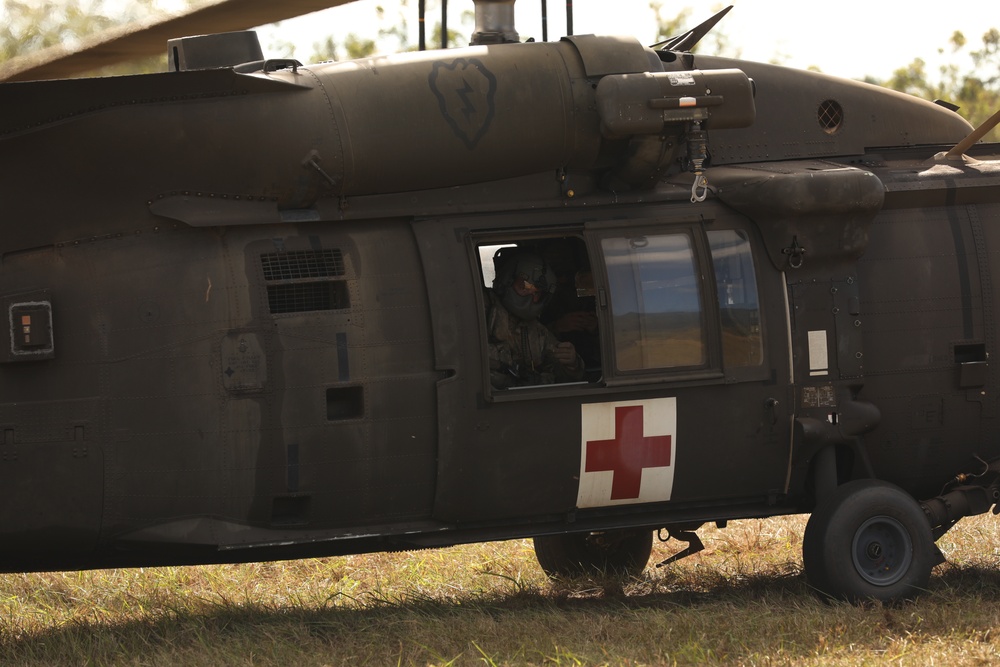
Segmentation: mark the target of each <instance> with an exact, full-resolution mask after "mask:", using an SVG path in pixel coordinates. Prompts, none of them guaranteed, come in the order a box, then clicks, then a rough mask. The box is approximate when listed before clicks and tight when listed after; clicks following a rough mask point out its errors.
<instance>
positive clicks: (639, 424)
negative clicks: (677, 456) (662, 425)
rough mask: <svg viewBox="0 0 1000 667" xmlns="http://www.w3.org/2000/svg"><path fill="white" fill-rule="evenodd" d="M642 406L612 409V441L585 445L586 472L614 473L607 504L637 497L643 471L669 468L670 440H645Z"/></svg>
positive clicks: (661, 437) (598, 441)
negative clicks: (611, 501)
mask: <svg viewBox="0 0 1000 667" xmlns="http://www.w3.org/2000/svg"><path fill="white" fill-rule="evenodd" d="M642 411H643V406H641V405H627V406H618V407H616V408H615V437H614V438H612V439H610V440H589V441H587V454H586V467H585V468H584V469H585V471H586V472H603V471H606V470H610V471H612V472H613V473H614V480H613V482H612V485H611V500H622V499H628V498H638V497H639V486H640V483H641V481H642V470H643V468H657V467H662V466H669V465H670V449H671V447H670V444H671V442H670V436H669V435H658V436H646V435H644V431H643V420H642Z"/></svg>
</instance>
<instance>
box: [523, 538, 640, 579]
mask: <svg viewBox="0 0 1000 667" xmlns="http://www.w3.org/2000/svg"><path fill="white" fill-rule="evenodd" d="M534 542H535V557H536V558H537V559H538V564H539V565H541V566H542V570H544V571H545V574H547V575H548V576H549V577H551V578H553V579H555V578H560V577H567V578H571V577H577V576H581V575H588V574H591V575H594V574H596V575H613V576H622V577H637V576H639V575H640V574H642V571H643V570H644V569H645V568H646V563H648V562H649V555H650V553H651V552H652V550H653V532H652V531H650V530H609V531H603V532H594V533H564V534H561V535H544V536H541V537H536V538H535V539H534Z"/></svg>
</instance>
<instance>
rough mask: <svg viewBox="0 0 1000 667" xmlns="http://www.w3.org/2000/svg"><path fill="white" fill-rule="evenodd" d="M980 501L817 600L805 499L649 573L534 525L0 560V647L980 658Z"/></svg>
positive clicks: (344, 654)
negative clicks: (887, 576) (438, 541)
mask: <svg viewBox="0 0 1000 667" xmlns="http://www.w3.org/2000/svg"><path fill="white" fill-rule="evenodd" d="M997 521H998V520H997V519H996V518H995V517H994V516H993V515H986V516H984V517H977V518H973V519H966V520H965V521H963V522H962V523H960V524H959V526H958V527H957V528H955V529H954V530H953V531H952V532H951V533H949V534H948V535H946V536H945V537H944V538H942V540H941V541H940V542H939V544H940V546H941V548H942V550H943V551H944V552H945V553H946V555H948V557H949V563H948V564H946V565H943V566H939V567H938V568H937V569H936V570H935V572H934V576H933V578H932V579H931V583H930V587H929V590H928V591H927V592H926V593H925V594H924V595H923V596H922V597H921V598H919V599H918V600H917V601H916V602H912V603H906V604H903V605H900V606H897V607H882V606H877V605H876V606H869V607H852V606H848V605H845V604H833V605H830V604H825V603H823V602H820V601H819V600H818V599H817V598H816V597H815V596H814V595H813V594H812V592H811V591H810V590H809V588H808V586H807V584H806V581H805V578H804V576H803V575H802V572H801V556H800V546H801V535H802V530H803V527H804V519H803V518H801V517H790V518H779V519H769V520H763V521H757V520H754V521H742V522H734V523H732V524H730V526H729V528H727V529H725V530H716V529H714V528H709V529H703V530H702V531H701V532H700V534H701V535H702V539H703V540H704V542H705V546H706V549H705V551H703V552H701V553H700V554H697V555H695V556H692V557H690V558H687V559H685V560H682V561H680V562H678V563H675V564H672V565H670V566H667V567H664V568H659V569H658V568H656V567H655V566H654V564H655V562H658V561H659V560H662V559H664V558H666V557H667V556H668V555H670V554H672V553H673V552H674V551H676V550H677V549H678V548H679V547H678V545H677V543H675V542H667V543H658V544H657V545H656V546H655V547H654V553H653V558H654V561H653V562H652V563H651V564H650V566H649V567H648V568H647V569H646V571H645V573H644V574H643V576H642V577H640V578H638V579H635V580H630V581H626V582H616V581H610V580H609V581H595V580H578V581H570V582H560V583H550V582H549V581H547V580H546V579H545V578H544V576H543V575H542V573H541V570H540V568H539V567H538V565H537V563H536V562H535V559H534V555H533V552H532V549H531V542H530V540H523V541H512V542H503V543H491V544H483V545H470V546H464V547H456V548H452V549H442V550H429V551H419V552H412V553H395V554H373V555H365V556H350V557H338V558H328V559H315V560H304V561H291V562H284V563H262V564H253V565H236V566H210V567H184V568H153V569H145V570H102V571H94V572H82V573H80V572H67V573H48V574H31V575H0V605H2V606H0V665H4V666H7V665H289V666H298V665H316V666H319V665H421V666H424V665H630V666H635V665H674V664H679V665H695V664H710V665H858V664H870V665H992V664H996V663H997V662H998V661H1000V567H998V566H1000V535H998V523H997Z"/></svg>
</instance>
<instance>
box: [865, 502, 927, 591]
mask: <svg viewBox="0 0 1000 667" xmlns="http://www.w3.org/2000/svg"><path fill="white" fill-rule="evenodd" d="M851 555H852V557H853V559H854V567H855V568H856V569H857V571H858V574H860V575H861V577H862V578H863V579H864V580H865V581H867V582H868V583H870V584H873V585H875V586H891V585H892V584H894V583H896V582H897V581H899V580H900V579H902V578H903V576H904V575H905V574H906V572H907V570H908V569H909V567H910V563H911V562H912V560H913V542H912V540H911V539H910V535H909V533H908V532H907V531H906V528H905V527H904V526H903V524H902V523H900V522H899V521H898V520H897V519H895V518H893V517H890V516H876V517H872V518H871V519H868V520H867V521H865V522H864V523H863V524H861V526H860V527H859V528H858V530H857V532H855V534H854V544H853V545H852V549H851Z"/></svg>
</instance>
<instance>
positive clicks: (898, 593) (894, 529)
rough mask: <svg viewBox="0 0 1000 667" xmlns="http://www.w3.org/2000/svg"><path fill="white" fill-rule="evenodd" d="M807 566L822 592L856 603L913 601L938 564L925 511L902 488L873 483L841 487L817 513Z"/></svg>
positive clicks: (805, 554) (809, 528) (805, 545)
mask: <svg viewBox="0 0 1000 667" xmlns="http://www.w3.org/2000/svg"><path fill="white" fill-rule="evenodd" d="M802 560H803V564H804V565H805V571H806V578H807V579H808V580H809V584H810V585H811V586H813V587H814V588H815V589H816V591H817V592H819V593H820V594H821V595H822V596H824V597H827V598H832V599H839V600H847V601H849V602H853V603H859V602H865V601H868V600H878V601H881V602H895V601H898V600H905V599H909V598H913V597H915V596H917V595H919V594H920V593H921V592H922V591H923V590H924V589H925V588H926V587H927V582H928V580H929V579H930V574H931V568H932V567H934V565H935V564H936V562H937V560H936V559H935V547H934V541H933V539H932V538H931V528H930V524H929V523H928V521H927V518H926V517H925V516H924V512H923V511H922V510H921V509H920V505H918V504H917V502H916V501H915V500H914V499H913V498H912V497H911V496H910V495H909V494H907V493H906V492H904V491H903V490H902V489H900V488H899V487H897V486H894V485H892V484H888V483H886V482H881V481H877V480H870V479H864V480H857V481H854V482H849V483H847V484H844V485H842V486H839V487H837V489H836V490H834V491H833V493H832V495H830V497H829V498H827V500H826V501H825V502H823V504H821V505H820V506H819V507H818V508H817V509H816V511H815V512H813V514H812V516H811V517H810V518H809V522H808V523H807V524H806V531H805V536H804V537H803V541H802Z"/></svg>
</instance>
